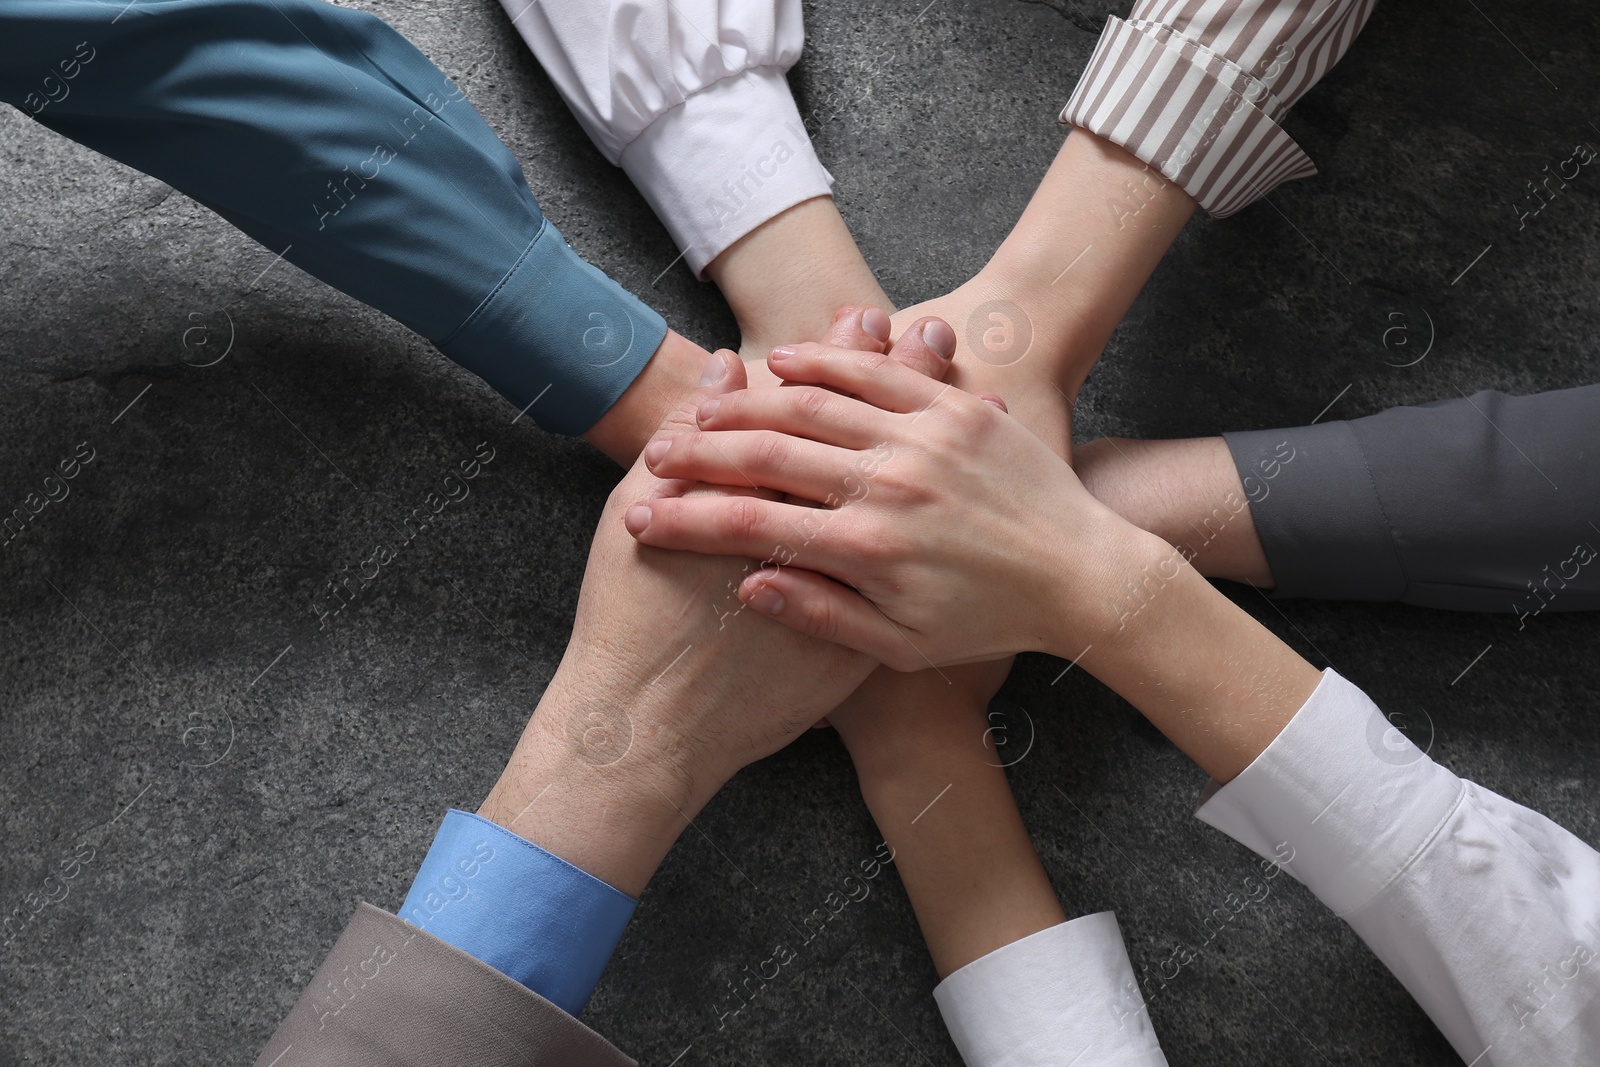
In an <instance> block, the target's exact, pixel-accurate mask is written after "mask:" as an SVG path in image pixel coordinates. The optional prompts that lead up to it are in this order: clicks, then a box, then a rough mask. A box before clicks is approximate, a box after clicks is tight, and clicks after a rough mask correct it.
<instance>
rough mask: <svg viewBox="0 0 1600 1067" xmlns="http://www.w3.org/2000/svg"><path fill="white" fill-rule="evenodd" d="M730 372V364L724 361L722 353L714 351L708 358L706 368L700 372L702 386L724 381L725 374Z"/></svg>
mask: <svg viewBox="0 0 1600 1067" xmlns="http://www.w3.org/2000/svg"><path fill="white" fill-rule="evenodd" d="M727 373H728V365H727V364H726V363H725V362H723V359H722V353H720V352H713V353H711V358H710V359H708V360H706V369H705V370H704V371H702V372H701V374H700V388H702V389H704V388H705V387H706V386H708V385H716V384H717V383H718V382H720V381H722V377H723V375H725V374H727Z"/></svg>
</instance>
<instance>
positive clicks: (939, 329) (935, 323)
mask: <svg viewBox="0 0 1600 1067" xmlns="http://www.w3.org/2000/svg"><path fill="white" fill-rule="evenodd" d="M955 354H956V332H955V331H954V330H952V329H951V328H950V326H949V324H948V323H946V322H945V321H944V320H943V319H936V318H934V317H932V316H931V315H930V316H927V317H924V318H920V319H918V320H917V321H916V322H913V323H912V324H911V327H910V329H908V330H906V332H905V333H903V334H901V335H900V340H898V341H896V342H895V343H894V346H893V347H892V348H890V349H889V356H890V358H891V359H893V360H894V361H895V362H896V363H899V364H901V365H902V366H905V367H910V368H911V369H912V370H914V371H916V372H917V373H918V374H925V375H927V376H928V377H930V378H932V379H933V380H934V381H936V382H942V381H944V376H945V374H946V373H948V372H949V370H950V360H951V359H952V358H954V356H955Z"/></svg>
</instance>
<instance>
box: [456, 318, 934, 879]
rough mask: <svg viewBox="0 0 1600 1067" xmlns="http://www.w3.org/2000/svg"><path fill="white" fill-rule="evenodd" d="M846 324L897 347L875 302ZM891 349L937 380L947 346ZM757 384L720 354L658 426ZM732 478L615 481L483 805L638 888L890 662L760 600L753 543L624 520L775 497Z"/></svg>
mask: <svg viewBox="0 0 1600 1067" xmlns="http://www.w3.org/2000/svg"><path fill="white" fill-rule="evenodd" d="M831 339H832V340H833V341H834V342H835V343H840V344H847V345H855V346H860V347H876V348H877V349H878V351H877V352H876V353H875V354H877V355H884V353H883V351H882V349H884V348H885V347H887V346H885V345H884V344H883V343H881V342H878V341H877V340H876V339H874V338H873V337H871V336H870V335H869V334H867V333H866V332H864V331H863V330H862V329H861V312H860V309H852V310H850V311H849V312H848V313H845V314H842V315H841V316H840V318H839V319H837V320H836V322H835V328H834V330H833V331H832V336H831ZM886 358H892V359H897V360H901V361H903V364H904V365H902V364H898V363H897V365H899V366H901V369H903V370H905V371H906V373H907V374H911V375H913V376H915V377H918V378H921V379H923V380H928V379H927V378H926V376H925V375H924V374H922V373H920V372H919V371H916V370H912V369H910V367H913V366H914V367H919V368H936V369H938V368H941V365H942V364H943V363H944V362H946V360H945V358H944V357H941V356H940V355H939V354H937V353H935V352H933V351H932V350H931V349H929V348H928V347H927V346H926V344H925V343H924V342H923V340H922V337H921V335H920V334H917V335H913V336H909V337H907V338H905V339H903V340H902V341H901V342H900V343H899V344H898V345H896V346H895V347H894V348H893V350H892V355H889V356H887V357H886ZM745 384H746V379H745V376H744V366H743V364H742V363H741V362H740V361H739V359H738V357H737V355H735V354H734V353H732V352H727V351H723V352H718V353H716V354H714V355H713V356H712V357H711V359H710V361H709V363H708V364H707V366H706V370H705V375H704V377H703V379H702V384H701V386H700V388H699V389H697V390H695V391H694V393H693V394H691V396H690V398H689V399H688V401H686V402H685V404H684V405H682V406H681V408H680V410H678V411H677V412H676V413H674V414H673V415H672V416H670V417H669V418H668V419H667V420H666V422H665V423H664V424H663V426H662V429H661V431H660V432H661V437H659V438H658V440H662V439H666V438H667V437H669V436H671V435H674V434H676V433H678V432H681V431H684V430H687V429H692V428H693V427H694V426H695V424H696V411H697V409H698V408H699V407H700V406H703V405H704V404H705V403H706V402H708V401H710V400H712V399H714V398H716V397H718V396H723V395H727V394H728V393H729V392H730V391H732V390H737V389H742V388H743V387H744V386H745ZM751 392H752V393H772V394H778V393H789V392H794V390H792V389H765V388H763V389H754V390H751ZM648 451H649V449H647V452H648ZM729 480H731V482H732V485H731V486H728V487H723V488H710V487H696V486H694V485H692V484H690V483H686V482H666V481H662V480H661V479H658V478H657V477H656V476H655V475H653V474H652V473H651V472H650V470H649V469H647V466H646V464H645V461H644V460H640V461H639V462H636V463H635V464H634V466H633V468H632V469H631V470H630V471H629V472H628V474H627V475H626V476H625V477H624V478H623V480H622V481H621V482H620V483H619V485H618V486H617V488H616V489H615V490H614V491H613V492H612V494H611V496H610V499H609V501H608V503H607V505H606V509H605V512H604V514H603V515H602V518H601V520H600V524H599V527H598V529H597V531H596V533H595V537H594V542H593V544H592V546H591V548H590V553H589V560H588V565H587V567H586V570H585V572H584V579H583V586H582V590H581V592H580V594H579V598H578V608H577V615H576V618H575V620H574V625H573V632H572V637H571V640H570V642H569V644H568V646H567V650H566V653H565V655H564V656H563V658H562V661H561V665H560V667H559V668H558V670H557V671H556V675H555V677H554V678H553V679H552V680H551V682H550V685H549V686H548V687H547V689H546V691H545V694H544V696H543V698H542V699H541V700H540V704H539V708H538V711H537V712H536V713H535V715H534V716H533V718H532V720H531V721H530V722H529V724H528V727H527V729H526V730H525V731H524V734H523V737H522V739H521V741H520V742H519V743H518V746H517V750H516V753H515V754H514V755H513V757H512V759H511V760H510V761H509V763H508V765H507V767H506V770H505V772H504V773H503V774H502V776H501V778H500V780H499V782H498V783H497V784H496V785H495V787H494V789H493V790H492V791H491V793H490V795H489V797H488V799H487V801H486V802H485V804H484V805H483V807H482V809H481V814H482V815H484V817H486V818H489V819H491V820H493V821H495V822H498V823H500V824H501V825H503V826H505V827H507V828H508V829H511V830H513V831H514V832H516V833H519V834H521V835H523V836H524V837H527V838H528V839H529V840H531V841H533V842H535V843H536V844H538V845H540V846H541V847H544V848H545V849H547V850H549V851H551V852H553V853H555V854H556V855H558V856H561V857H563V858H564V859H566V860H568V861H569V862H571V863H573V864H574V865H575V866H578V867H581V868H582V869H584V870H587V871H589V872H590V873H591V874H594V875H595V876H596V877H599V878H601V879H602V880H604V881H606V882H609V883H610V884H611V885H613V886H615V887H617V888H618V889H621V890H622V891H623V892H626V893H630V894H637V893H638V892H639V890H641V889H642V888H643V886H644V884H645V882H647V881H648V879H649V875H650V872H652V871H653V870H654V869H655V866H656V864H658V863H659V862H660V860H661V858H662V857H663V856H664V855H665V854H666V851H667V849H668V848H669V847H670V846H671V843H672V841H673V840H675V839H676V837H677V835H678V834H679V833H680V832H682V830H683V828H684V826H685V825H686V823H685V820H686V819H688V818H691V817H693V815H694V814H695V813H696V812H697V811H698V810H699V809H700V808H701V807H702V806H703V805H704V804H705V803H706V802H707V801H708V800H709V799H710V798H711V797H712V796H713V795H714V794H715V793H716V791H717V790H718V789H719V788H721V786H722V785H723V784H724V783H725V782H726V781H727V780H728V779H729V778H730V777H732V776H733V774H734V773H735V772H737V771H738V770H739V769H740V768H741V767H743V766H744V765H746V764H748V763H751V762H753V761H755V760H757V759H760V758H762V757H764V756H766V755H769V754H771V753H772V752H775V751H777V750H778V749H779V748H782V747H783V746H784V745H786V744H787V743H788V742H789V741H791V740H793V739H794V738H795V737H796V736H798V735H799V734H800V733H801V732H802V731H804V730H805V729H806V728H808V727H810V726H811V725H812V724H814V723H815V722H816V721H817V720H818V719H820V718H822V716H824V715H825V714H826V713H827V712H828V711H829V710H830V709H832V708H833V707H834V706H835V705H837V704H838V703H839V702H840V701H842V700H843V699H844V698H845V697H846V696H848V695H849V693H850V692H851V691H852V690H853V689H855V687H856V686H857V685H858V684H860V683H861V682H862V681H863V680H864V679H865V678H866V677H867V676H868V674H869V673H870V672H871V671H872V669H873V667H874V666H875V665H876V664H875V663H874V662H873V661H872V660H871V659H870V658H869V657H867V656H865V655H863V654H861V653H858V652H856V651H853V650H851V649H847V648H844V647H841V646H839V645H837V644H834V643H831V642H825V641H821V640H817V639H815V638H812V637H809V636H807V635H805V634H803V633H799V632H796V631H795V630H793V629H791V628H786V627H783V626H781V625H778V624H776V623H775V622H773V621H772V620H770V619H767V618H764V617H762V616H761V615H760V614H759V613H757V612H754V611H749V610H745V605H744V604H743V603H742V602H741V601H740V600H739V598H738V595H737V590H738V587H739V584H740V581H741V580H742V578H743V577H744V576H745V575H746V574H747V573H749V572H751V571H752V570H754V565H753V564H751V563H750V562H748V561H747V560H746V559H745V558H744V557H742V556H740V555H739V554H738V553H733V554H731V557H732V558H729V554H720V555H706V554H702V555H698V556H696V555H690V554H686V553H676V552H668V551H665V550H663V549H660V548H656V547H651V546H647V545H641V544H638V543H637V542H635V541H634V539H633V538H631V537H629V536H628V533H627V531H626V530H625V529H624V525H623V520H622V514H623V512H624V511H625V510H626V508H627V507H628V506H629V505H631V504H632V503H633V502H634V501H635V500H638V499H640V498H648V497H654V496H671V497H673V498H675V499H681V500H683V501H686V502H687V501H709V500H729V501H735V500H745V499H748V500H761V501H765V502H776V500H777V494H776V493H775V492H772V491H769V490H763V489H756V488H753V483H751V482H749V481H741V479H740V478H739V477H738V475H737V472H736V471H734V470H733V469H732V468H729ZM574 810H578V811H581V812H584V813H585V815H584V817H582V818H574V817H572V815H571V813H572V812H573V811H574ZM563 813H564V814H563Z"/></svg>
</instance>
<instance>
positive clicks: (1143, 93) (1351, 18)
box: [1061, 0, 1377, 218]
mask: <svg viewBox="0 0 1600 1067" xmlns="http://www.w3.org/2000/svg"><path fill="white" fill-rule="evenodd" d="M1376 3H1377V0H1136V2H1135V4H1134V6H1133V12H1132V13H1131V14H1130V16H1129V17H1128V18H1127V19H1126V20H1123V19H1119V18H1116V17H1115V16H1113V17H1112V18H1111V19H1110V20H1109V21H1108V22H1107V24H1106V29H1105V32H1104V33H1102V34H1101V35H1100V43H1099V44H1098V45H1097V46H1096V47H1095V51H1094V55H1093V57H1092V58H1091V59H1090V60H1089V65H1088V67H1086V68H1085V69H1084V72H1083V77H1082V78H1081V79H1080V80H1079V82H1078V87H1077V89H1075V90H1074V91H1073V93H1072V99H1071V100H1069V101H1068V102H1067V106H1066V107H1065V108H1064V109H1063V110H1062V112H1061V121H1062V122H1063V123H1070V124H1072V125H1074V126H1081V127H1083V128H1084V129H1086V130H1088V131H1090V132H1091V133H1094V134H1096V135H1098V136H1100V137H1104V138H1105V139H1106V140H1108V141H1112V142H1115V143H1116V144H1119V145H1121V146H1122V147H1123V148H1126V149H1127V150H1128V151H1129V152H1131V153H1133V154H1134V155H1135V156H1138V157H1139V158H1140V159H1142V160H1144V161H1145V162H1146V163H1148V164H1150V165H1151V166H1153V167H1155V168H1156V169H1157V170H1159V171H1160V172H1161V173H1162V174H1164V175H1165V176H1166V177H1167V178H1169V179H1171V180H1172V181H1174V182H1176V183H1177V184H1178V185H1179V186H1180V187H1181V188H1182V189H1183V190H1184V191H1185V192H1187V193H1188V194H1189V195H1190V196H1192V197H1194V199H1195V200H1196V201H1197V202H1198V203H1199V205H1200V206H1201V207H1202V208H1204V209H1205V210H1206V211H1208V212H1210V213H1211V214H1212V215H1215V216H1217V217H1218V218H1221V217H1223V216H1226V215H1231V214H1233V213H1234V212H1236V211H1238V210H1239V209H1241V208H1243V207H1244V206H1246V205H1247V204H1250V203H1252V202H1253V201H1255V200H1258V199H1260V198H1261V197H1263V196H1265V195H1266V194H1267V193H1269V192H1271V191H1272V190H1273V189H1274V188H1275V187H1276V186H1277V185H1278V184H1279V183H1281V182H1285V181H1289V180H1290V179H1293V178H1308V177H1310V176H1311V175H1313V174H1315V173H1316V172H1317V168H1316V167H1315V166H1314V165H1313V164H1312V162H1311V160H1310V158H1309V157H1307V156H1306V154H1305V152H1303V151H1302V150H1301V149H1300V146H1299V145H1297V144H1295V143H1294V140H1293V139H1292V138H1291V137H1290V136H1289V135H1288V134H1287V133H1285V132H1284V131H1283V129H1282V127H1280V126H1279V125H1278V120H1279V119H1281V118H1282V117H1283V115H1284V113H1285V112H1287V111H1288V110H1289V108H1290V107H1291V106H1292V105H1293V104H1294V102H1295V101H1296V100H1299V99H1300V97H1301V96H1303V95H1305V92H1306V90H1308V89H1310V88H1311V87H1312V86H1313V85H1315V84H1316V83H1317V82H1318V80H1320V79H1321V78H1322V76H1323V75H1324V74H1326V73H1327V72H1328V71H1329V70H1331V69H1333V65H1334V64H1335V63H1337V62H1339V60H1340V58H1341V57H1343V55H1344V53H1345V50H1346V49H1348V48H1349V47H1350V42H1351V41H1353V40H1354V39H1355V36H1356V34H1357V33H1359V32H1361V27H1362V26H1364V25H1365V24H1366V21H1367V17H1368V16H1369V15H1371V14H1372V8H1373V6H1374V5H1375V4H1376Z"/></svg>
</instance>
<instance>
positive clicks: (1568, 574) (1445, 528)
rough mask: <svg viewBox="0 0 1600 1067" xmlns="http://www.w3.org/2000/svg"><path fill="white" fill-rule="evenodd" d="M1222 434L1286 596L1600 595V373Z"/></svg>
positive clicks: (1503, 602) (1578, 606) (1455, 603)
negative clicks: (1527, 390)
mask: <svg viewBox="0 0 1600 1067" xmlns="http://www.w3.org/2000/svg"><path fill="white" fill-rule="evenodd" d="M1224 438H1225V439H1226V441H1227V442H1228V448H1229V449H1230V451H1231V452H1232V454H1233V460H1234V465H1235V466H1236V467H1237V468H1238V471H1239V477H1240V478H1241V479H1242V481H1243V482H1244V488H1245V495H1246V496H1247V497H1248V498H1249V500H1250V514H1251V517H1252V518H1253V519H1254V521H1255V524H1256V530H1257V531H1258V533H1259V534H1260V537H1261V545H1262V548H1263V549H1265V551H1266V556H1267V562H1268V564H1269V565H1270V566H1271V568H1272V574H1273V577H1274V580H1275V582H1276V592H1275V594H1274V595H1276V596H1279V597H1318V598H1323V599H1337V600H1399V601H1403V602H1405V603H1408V604H1416V605H1418V606H1421V607H1432V608H1447V609H1452V610H1457V611H1498V612H1512V613H1515V614H1517V615H1518V616H1519V617H1520V618H1521V619H1522V620H1523V624H1524V625H1526V622H1527V620H1528V619H1529V618H1532V617H1533V616H1536V615H1538V614H1539V613H1540V612H1542V611H1547V610H1548V611H1589V610H1594V609H1596V608H1600V559H1597V553H1600V385H1590V386H1584V387H1582V388H1578V389H1563V390H1559V391H1555V392H1548V393H1536V394H1534V395H1532V396H1520V397H1519V396H1506V395H1504V394H1502V393H1492V392H1483V393H1477V394H1475V395H1473V396H1470V397H1466V396H1464V397H1461V398H1459V399H1455V400H1442V401H1439V402H1437V403H1433V404H1427V405H1424V406H1421V407H1397V408H1391V409H1389V410H1388V411H1384V412H1380V413H1379V414H1377V415H1371V416H1368V417H1366V418H1362V419H1354V420H1351V421H1349V422H1330V423H1324V424H1322V425H1319V426H1302V427H1298V428H1295V429H1288V430H1253V431H1249V432H1245V433H1230V434H1225V435H1224Z"/></svg>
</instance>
